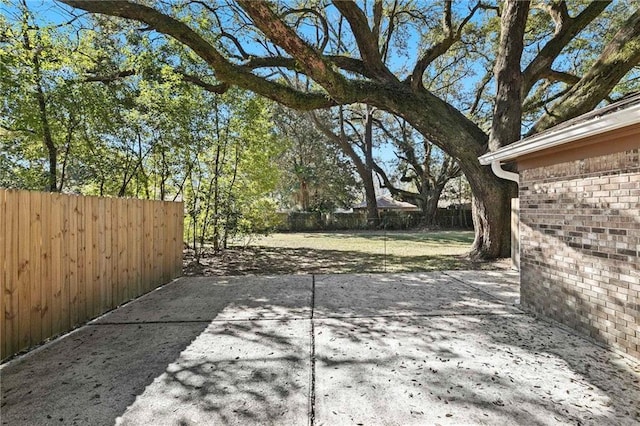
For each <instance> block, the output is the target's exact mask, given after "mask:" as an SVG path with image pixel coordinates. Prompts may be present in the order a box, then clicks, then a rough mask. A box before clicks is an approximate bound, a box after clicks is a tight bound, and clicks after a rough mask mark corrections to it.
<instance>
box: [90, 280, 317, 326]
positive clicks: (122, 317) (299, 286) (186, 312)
mask: <svg viewBox="0 0 640 426" xmlns="http://www.w3.org/2000/svg"><path fill="white" fill-rule="evenodd" d="M311 285H312V278H311V276H304V275H293V276H277V277H214V278H204V277H198V278H182V279H179V280H177V281H175V282H173V283H171V284H170V285H166V286H164V287H162V288H159V289H157V290H156V291H153V292H151V293H148V294H147V295H145V296H143V297H141V298H139V299H137V300H136V301H135V303H129V304H126V305H124V306H122V307H121V308H120V309H118V310H116V311H114V312H111V313H109V315H106V316H103V317H100V318H98V319H97V320H95V321H94V323H101V324H104V323H117V322H123V323H128V322H179V321H211V320H214V319H215V320H240V319H244V320H247V319H264V318H268V319H292V318H309V317H310V315H311Z"/></svg>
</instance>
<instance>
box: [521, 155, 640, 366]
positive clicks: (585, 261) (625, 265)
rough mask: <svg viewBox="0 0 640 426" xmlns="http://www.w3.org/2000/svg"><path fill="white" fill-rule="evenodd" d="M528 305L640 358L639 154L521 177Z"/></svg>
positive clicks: (537, 169) (523, 293) (597, 159)
mask: <svg viewBox="0 0 640 426" xmlns="http://www.w3.org/2000/svg"><path fill="white" fill-rule="evenodd" d="M520 238H521V240H520V246H521V258H520V262H521V271H520V277H521V303H522V305H523V306H524V307H525V308H527V309H530V310H532V311H534V312H537V313H539V314H541V315H544V316H548V317H551V318H553V319H555V320H557V321H559V322H561V323H564V324H566V325H568V326H570V327H572V328H574V329H576V330H578V331H580V332H582V333H585V334H587V335H589V336H591V337H593V338H595V339H597V340H599V341H601V342H603V343H605V344H607V345H610V346H611V347H614V348H616V349H618V350H620V351H622V352H626V353H627V354H629V355H631V356H634V357H637V358H640V327H639V324H640V253H639V250H640V150H639V149H632V150H627V151H624V152H619V153H615V154H608V155H601V156H596V157H593V158H587V159H583V160H574V161H566V162H562V163H559V164H552V165H543V166H540V167H535V168H530V169H526V170H521V171H520Z"/></svg>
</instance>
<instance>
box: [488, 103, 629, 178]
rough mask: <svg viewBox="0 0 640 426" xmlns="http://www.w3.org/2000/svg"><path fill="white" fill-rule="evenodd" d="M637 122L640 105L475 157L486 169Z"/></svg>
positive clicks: (531, 137)
mask: <svg viewBox="0 0 640 426" xmlns="http://www.w3.org/2000/svg"><path fill="white" fill-rule="evenodd" d="M639 122H640V104H637V105H633V106H631V107H629V108H626V109H623V110H620V111H616V112H613V113H611V114H607V115H605V116H602V117H594V118H593V119H591V120H588V121H585V122H582V123H577V124H574V125H573V126H570V127H567V128H564V129H559V130H557V131H555V132H554V131H551V132H549V133H543V134H540V135H533V136H530V137H528V138H525V139H522V140H520V141H518V142H515V143H513V144H511V145H508V146H505V147H503V148H500V149H499V150H497V151H494V152H489V153H487V154H484V155H482V156H480V157H478V160H479V161H480V164H482V165H483V166H486V165H489V164H491V163H493V162H495V161H500V162H503V161H512V160H515V159H516V158H518V157H522V156H523V155H528V154H532V153H534V152H537V151H542V150H545V149H548V148H553V147H556V146H559V145H563V144H566V143H569V142H574V141H577V140H580V139H584V138H587V137H590V136H595V135H599V134H602V133H606V132H610V131H612V130H616V129H620V128H622V127H626V126H629V125H632V124H636V123H639Z"/></svg>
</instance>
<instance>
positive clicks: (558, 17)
mask: <svg viewBox="0 0 640 426" xmlns="http://www.w3.org/2000/svg"><path fill="white" fill-rule="evenodd" d="M564 3H565V2H564V1H563V2H561V3H560V5H558V6H557V7H555V8H554V7H553V6H550V7H549V8H548V9H547V11H548V12H549V13H550V15H551V16H552V18H553V19H554V21H555V23H556V32H555V34H554V36H553V37H552V38H551V40H549V41H548V42H547V44H545V46H544V47H543V48H542V50H540V52H539V53H538V55H537V56H536V57H535V58H534V59H533V60H532V61H531V62H530V63H529V65H527V67H526V68H525V70H524V71H523V73H522V74H523V80H522V95H523V96H522V97H523V98H525V97H526V96H527V94H528V93H529V91H531V88H532V87H533V85H534V84H535V83H536V82H537V81H538V80H540V79H541V78H544V73H545V71H546V70H549V69H550V68H551V65H552V64H553V62H554V61H555V60H556V58H557V57H558V55H560V52H562V49H564V48H565V47H566V46H567V44H569V42H570V41H571V40H572V39H573V38H574V37H575V36H576V34H578V33H579V32H580V31H582V30H583V29H584V28H585V27H586V26H587V25H588V24H589V23H591V22H592V21H593V20H594V19H595V18H597V17H598V15H600V14H601V13H602V11H603V10H604V9H606V8H607V6H609V4H610V3H611V1H610V0H606V1H594V2H591V3H589V5H588V6H587V7H585V8H584V10H583V11H582V12H580V14H578V16H576V17H575V18H571V17H569V15H568V12H566V5H565V4H564Z"/></svg>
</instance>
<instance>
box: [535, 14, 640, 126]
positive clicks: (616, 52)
mask: <svg viewBox="0 0 640 426" xmlns="http://www.w3.org/2000/svg"><path fill="white" fill-rule="evenodd" d="M638 63H640V9H637V10H636V11H635V12H634V13H633V14H632V15H631V16H630V17H629V18H628V19H627V21H626V22H625V23H624V24H623V25H622V26H621V28H620V30H619V31H618V32H617V33H616V34H615V35H614V36H613V39H611V41H610V42H609V43H608V44H607V45H606V46H605V48H604V50H603V51H602V54H601V55H600V57H599V58H598V60H596V62H595V63H594V64H593V65H592V66H591V68H590V69H589V71H588V72H587V73H586V74H585V75H584V76H583V77H582V78H581V79H580V81H578V82H577V83H576V84H575V85H573V87H571V89H570V90H569V91H568V92H567V93H566V94H565V95H564V96H563V97H562V98H561V99H560V100H558V102H556V103H555V104H554V105H553V106H552V107H551V110H550V111H549V112H547V113H546V114H545V115H543V116H542V117H541V118H540V119H539V120H538V122H537V123H536V124H535V125H534V126H533V127H532V128H531V130H530V132H529V134H535V133H538V132H541V131H543V130H545V129H548V128H549V127H552V126H554V125H556V124H558V123H560V122H562V121H565V120H569V119H571V118H574V117H577V116H579V115H580V114H584V113H587V112H589V111H591V110H592V109H593V108H595V107H596V106H597V105H598V104H599V103H600V102H601V101H602V100H603V99H605V98H606V97H607V96H608V95H609V93H610V92H611V90H612V89H613V88H614V87H615V86H616V84H618V82H619V81H620V79H622V77H624V75H625V74H627V73H628V72H629V71H630V70H631V69H633V68H634V67H635V66H637V64H638Z"/></svg>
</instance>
